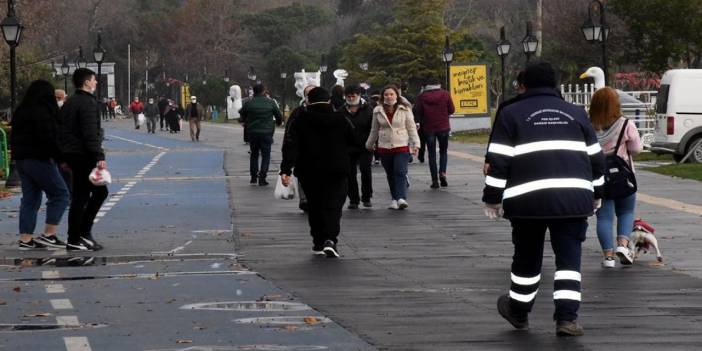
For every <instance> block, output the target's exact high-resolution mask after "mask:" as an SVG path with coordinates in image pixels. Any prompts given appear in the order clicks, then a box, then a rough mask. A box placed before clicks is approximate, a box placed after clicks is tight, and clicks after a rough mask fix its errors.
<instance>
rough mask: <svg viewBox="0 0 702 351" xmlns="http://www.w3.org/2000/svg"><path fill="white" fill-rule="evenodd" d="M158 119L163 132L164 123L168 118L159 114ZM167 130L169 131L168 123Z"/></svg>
mask: <svg viewBox="0 0 702 351" xmlns="http://www.w3.org/2000/svg"><path fill="white" fill-rule="evenodd" d="M158 119H159V121H160V123H159V125H160V126H161V130H163V125H164V123H163V122H164V121H165V120H166V116H164V115H163V113H159V115H158ZM166 129H168V123H166Z"/></svg>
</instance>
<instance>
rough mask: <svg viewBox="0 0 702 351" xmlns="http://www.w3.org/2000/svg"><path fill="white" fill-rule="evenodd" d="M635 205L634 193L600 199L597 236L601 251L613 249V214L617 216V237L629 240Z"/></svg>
mask: <svg viewBox="0 0 702 351" xmlns="http://www.w3.org/2000/svg"><path fill="white" fill-rule="evenodd" d="M635 207H636V193H634V194H631V195H629V196H627V197H624V198H621V199H614V200H605V199H603V200H602V207H601V208H600V209H599V210H597V238H598V239H599V240H600V246H602V250H603V251H606V250H612V249H614V235H612V227H613V225H614V216H615V214H616V216H617V239H620V238H621V239H627V240H629V237H630V236H631V230H632V229H633V227H634V208H635Z"/></svg>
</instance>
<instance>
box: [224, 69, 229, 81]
mask: <svg viewBox="0 0 702 351" xmlns="http://www.w3.org/2000/svg"><path fill="white" fill-rule="evenodd" d="M224 81H225V82H227V83H229V69H225V70H224Z"/></svg>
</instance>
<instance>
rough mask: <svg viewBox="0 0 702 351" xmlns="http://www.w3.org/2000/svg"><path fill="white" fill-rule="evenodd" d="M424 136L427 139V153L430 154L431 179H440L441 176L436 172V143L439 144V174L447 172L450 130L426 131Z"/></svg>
mask: <svg viewBox="0 0 702 351" xmlns="http://www.w3.org/2000/svg"><path fill="white" fill-rule="evenodd" d="M424 138H425V140H426V148H427V153H428V154H429V173H431V180H432V181H434V182H435V181H437V180H439V176H438V174H437V172H436V144H437V142H438V144H439V174H444V175H445V174H446V167H447V166H448V141H449V131H444V132H424Z"/></svg>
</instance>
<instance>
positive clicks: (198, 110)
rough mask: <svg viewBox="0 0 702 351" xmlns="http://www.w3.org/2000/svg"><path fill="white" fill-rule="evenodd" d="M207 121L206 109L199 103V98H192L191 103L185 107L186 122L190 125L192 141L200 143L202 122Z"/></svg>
mask: <svg viewBox="0 0 702 351" xmlns="http://www.w3.org/2000/svg"><path fill="white" fill-rule="evenodd" d="M203 119H205V109H204V108H203V107H202V104H200V103H198V102H197V96H195V95H193V96H191V97H190V103H189V104H188V105H187V106H186V107H185V120H186V121H188V124H189V125H190V140H192V141H200V121H202V120H203Z"/></svg>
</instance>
